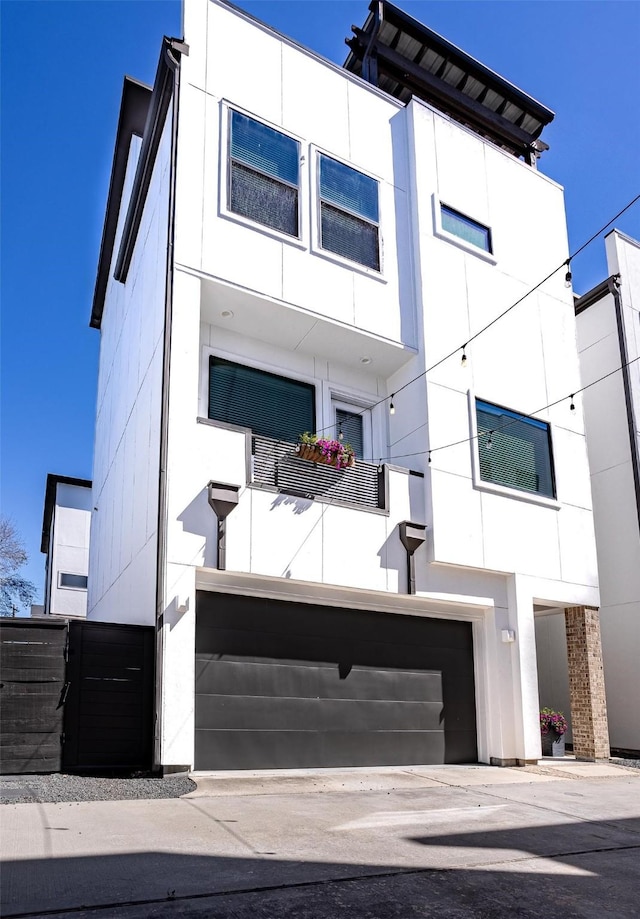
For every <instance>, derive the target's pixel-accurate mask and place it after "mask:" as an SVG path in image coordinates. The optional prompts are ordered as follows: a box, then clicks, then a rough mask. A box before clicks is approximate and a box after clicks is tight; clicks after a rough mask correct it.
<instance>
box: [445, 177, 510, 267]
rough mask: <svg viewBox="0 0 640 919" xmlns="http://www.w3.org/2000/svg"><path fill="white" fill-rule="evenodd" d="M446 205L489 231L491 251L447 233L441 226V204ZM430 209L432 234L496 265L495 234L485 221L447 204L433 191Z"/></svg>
mask: <svg viewBox="0 0 640 919" xmlns="http://www.w3.org/2000/svg"><path fill="white" fill-rule="evenodd" d="M443 204H444V206H445V207H448V208H449V209H450V210H452V211H454V210H455V211H456V212H458V213H460V214H462V216H463V217H466V218H467V219H468V220H471V221H473V222H474V223H477V224H478V226H481V227H484V228H485V229H487V230H488V231H489V234H490V236H491V247H492V249H493V251H492V252H487V251H486V249H481V248H480V247H479V246H474V245H473V244H472V243H468V242H466V241H465V240H464V239H461V238H460V237H459V236H455V235H454V234H453V233H449V231H448V230H445V229H444V228H443V226H442V210H441V208H442V205H443ZM431 210H432V214H433V235H434V236H437V237H438V239H443V240H445V241H446V242H449V243H453V245H454V246H458V248H459V249H464V251H465V252H470V253H471V254H472V255H477V256H478V258H481V259H484V261H485V262H489V263H490V264H491V265H497V264H498V259H497V257H496V254H495V248H496V245H495V236H494V232H493V229H492V228H491V227H490V226H488V225H487V224H486V223H482V222H481V221H480V220H476V219H475V217H469V216H468V215H467V214H465V213H464V212H463V211H461V210H460V209H459V208H457V207H454V206H453V205H452V204H449V203H448V202H446V201H442V199H441V198H440V197H439V195H437V194H436V193H435V192H434V193H433V195H432V196H431Z"/></svg>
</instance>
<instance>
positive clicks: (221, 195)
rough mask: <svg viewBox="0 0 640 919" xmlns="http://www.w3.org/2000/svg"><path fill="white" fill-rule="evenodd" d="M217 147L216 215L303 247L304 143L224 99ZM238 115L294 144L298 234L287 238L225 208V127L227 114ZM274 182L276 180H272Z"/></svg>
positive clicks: (227, 156) (227, 131)
mask: <svg viewBox="0 0 640 919" xmlns="http://www.w3.org/2000/svg"><path fill="white" fill-rule="evenodd" d="M219 106H220V148H219V161H220V169H219V178H218V181H219V188H218V216H219V217H222V218H224V219H227V220H232V221H233V222H234V223H238V224H240V225H241V226H244V227H247V228H248V229H251V230H257V231H258V232H260V233H265V234H266V235H267V236H271V237H273V238H274V239H277V240H278V241H279V242H284V243H287V244H288V245H291V246H295V247H296V248H298V249H306V248H307V245H308V244H307V239H306V232H305V227H306V224H307V220H306V206H305V202H306V199H307V185H308V179H307V169H306V168H305V165H306V157H305V155H304V152H303V150H304V141H303V139H302V138H301V137H298V136H297V135H295V134H292V133H291V131H286V130H285V129H284V128H283V127H282V125H276V124H273V123H272V122H270V121H268V120H267V119H266V118H262V117H261V116H258V115H254V114H253V112H249V111H248V110H247V109H245V108H243V107H242V106H240V105H235V104H234V103H232V102H230V101H229V100H227V99H221V100H220V103H219ZM232 112H238V113H239V114H240V115H245V116H246V117H247V118H250V119H251V120H252V121H257V122H258V123H259V124H263V125H265V126H266V127H268V128H271V130H272V131H276V132H277V133H278V134H282V135H283V136H284V137H288V138H290V139H291V140H293V141H295V142H296V143H297V144H298V151H299V155H298V169H299V172H298V235H297V236H291V235H289V234H288V233H283V232H282V231H281V230H277V229H275V227H270V226H268V225H267V224H264V223H260V221H258V220H251V218H249V217H244V216H243V215H242V214H238V213H236V212H235V211H232V210H231V208H230V207H229V161H230V159H231V151H230V149H229V138H230V129H229V124H230V121H231V113H232ZM276 181H277V180H276ZM282 184H283V185H287V187H290V188H293V187H294V186H292V185H289V184H288V183H286V182H283V183H282Z"/></svg>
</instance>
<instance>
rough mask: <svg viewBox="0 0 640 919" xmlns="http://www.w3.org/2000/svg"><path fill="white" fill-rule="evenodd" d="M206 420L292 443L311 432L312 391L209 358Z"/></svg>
mask: <svg viewBox="0 0 640 919" xmlns="http://www.w3.org/2000/svg"><path fill="white" fill-rule="evenodd" d="M209 418H214V419H215V420H216V421H226V422H228V423H230V424H237V425H240V426H241V427H245V428H251V430H252V431H253V433H254V434H261V435H262V436H263V437H274V438H276V439H277V440H284V441H287V442H289V443H296V442H297V441H298V437H299V436H300V434H302V433H303V432H304V431H314V430H315V387H313V386H311V385H310V384H308V383H300V382H299V381H298V380H288V379H287V378H286V377H281V376H277V375H276V374H275V373H266V372H265V371H264V370H256V369H255V368H253V367H244V366H243V365H242V364H234V363H232V362H231V361H225V360H222V359H221V358H218V357H212V358H211V359H210V362H209Z"/></svg>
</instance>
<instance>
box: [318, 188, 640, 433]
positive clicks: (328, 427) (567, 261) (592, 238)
mask: <svg viewBox="0 0 640 919" xmlns="http://www.w3.org/2000/svg"><path fill="white" fill-rule="evenodd" d="M639 200H640V194H638V195H636V196H635V198H633V199H632V200H631V201H629V203H628V204H626V205H625V206H624V207H623V208H622V210H620V211H618V213H617V214H615V215H614V216H613V217H612V218H611V219H610V220H608V221H607V222H606V223H605V224H604V226H602V227H600V229H599V230H598V231H597V232H595V233H594V234H593V235H592V236H590V237H589V239H587V241H586V242H584V243H582V245H581V246H579V247H578V248H577V249H576V250H575V252H573V253H572V254H571V255H570V256H569V257H568V258H566V259H565V260H564V261H563V262H561V263H560V264H559V265H558V266H557V267H556V268H554V269H553V271H551V272H550V273H549V274H548V275H547V276H546V277H544V278H543V279H542V280H541V281H538V283H537V284H536V285H535V286H534V287H532V288H531V289H530V290H528V291H527V292H526V293H524V294H523V295H522V296H521V297H519V298H518V299H517V300H516V301H515V303H512V304H511V306H508V307H507V308H506V309H505V310H503V312H502V313H500V314H499V315H498V316H495V317H494V318H493V319H492V320H491V321H490V322H488V323H487V324H486V325H485V326H483V327H482V328H481V329H479V330H478V331H477V332H474V334H473V335H471V336H470V337H469V338H468V339H467V340H466V342H464V344H462V345H459V346H458V347H457V348H454V349H453V350H452V351H450V352H449V353H448V354H445V356H444V357H441V358H440V360H438V361H436V363H435V364H432V365H431V366H430V367H427V369H426V370H422V371H421V372H420V373H419V374H417V375H416V376H415V377H413V378H412V379H411V380H408V381H407V382H406V383H403V384H402V386H399V387H398V389H396V390H394V392H392V393H391V395H389V396H383V398H382V399H378V401H377V402H374V403H373V404H372V405H369V406H368V407H367V408H366V409H363V410H362V411H361V412H354V413H353V414H354V415H364V414H365V412H368V411H371V410H372V409H374V408H377V407H378V406H379V405H382V404H383V403H384V402H389V403H390V404H393V400H394V398H395V397H396V396H397V395H398V393H400V392H402V391H403V390H405V389H407V387H409V386H411V385H412V384H413V383H416V382H417V381H418V380H421V379H422V378H423V377H426V376H427V374H428V373H431V372H432V371H433V370H436V369H437V368H438V367H440V365H441V364H444V362H445V361H448V360H449V358H451V357H453V356H454V355H455V354H457V353H458V352H459V351H462V354H463V358H466V352H465V349H466V347H467V345H469V344H470V343H471V342H472V341H475V340H476V339H477V338H479V337H480V335H482V334H483V333H484V332H486V331H487V329H490V328H491V327H492V326H493V325H495V324H496V322H498V321H499V320H500V319H503V318H504V317H505V316H506V315H507V314H508V313H510V312H511V310H513V309H515V308H516V306H519V305H520V303H522V302H523V300H526V298H527V297H529V296H530V295H531V294H533V293H535V291H536V290H538V289H539V288H540V287H542V285H543V284H546V282H547V281H549V280H550V279H551V278H552V277H553V276H554V274H556V273H557V272H558V271H560V270H561V269H562V268H565V267H566V268H567V269H568V268H569V266H570V264H571V262H572V260H573V259H574V258H576V256H577V255H579V254H580V253H581V252H583V251H584V250H585V249H586V248H587V246H590V245H591V243H592V242H594V241H595V240H596V239H597V238H598V237H599V236H600V235H601V234H602V233H604V231H605V230H607V229H608V228H609V227H610V226H611V224H612V223H614V222H615V221H616V220H617V219H618V217H621V216H622V215H623V214H624V213H625V212H626V211H628V210H629V208H631V207H633V205H634V204H635V203H636V202H637V201H639ZM569 276H570V273H569ZM336 426H337V422H334V423H333V424H329V425H326V426H325V427H323V428H321V429H320V430H319V431H318V432H317V433H318V434H322V433H323V431H330V430H332V429H333V428H335V427H336ZM420 427H424V425H420ZM416 430H418V428H416ZM411 433H413V431H412V432H411ZM405 436H406V437H408V436H409V435H408V434H407V435H405ZM400 440H404V437H402V438H400ZM398 442H399V441H395V443H398ZM391 446H393V444H391Z"/></svg>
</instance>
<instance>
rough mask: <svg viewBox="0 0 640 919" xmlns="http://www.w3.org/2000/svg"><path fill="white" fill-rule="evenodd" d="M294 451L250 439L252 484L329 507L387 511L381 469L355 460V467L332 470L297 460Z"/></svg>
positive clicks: (268, 441) (269, 441)
mask: <svg viewBox="0 0 640 919" xmlns="http://www.w3.org/2000/svg"><path fill="white" fill-rule="evenodd" d="M295 448H296V445H295V444H292V443H285V442H283V441H281V440H273V439H272V438H270V437H261V436H257V435H253V436H252V438H251V454H252V474H251V484H252V485H253V486H254V487H258V488H266V489H276V490H277V491H282V492H285V493H286V494H289V495H295V496H297V497H302V498H314V499H318V500H326V501H329V502H330V503H331V504H344V505H349V506H351V507H357V508H363V507H364V508H371V509H375V510H383V511H386V510H388V508H387V488H386V473H385V467H384V466H378V465H377V464H376V463H366V462H364V461H362V460H357V462H356V464H355V466H352V467H349V468H346V469H334V468H333V467H332V466H324V465H321V464H319V463H312V462H309V461H308V460H303V459H300V458H299V457H298V456H297V455H296V452H295Z"/></svg>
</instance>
